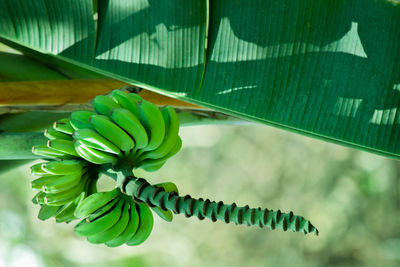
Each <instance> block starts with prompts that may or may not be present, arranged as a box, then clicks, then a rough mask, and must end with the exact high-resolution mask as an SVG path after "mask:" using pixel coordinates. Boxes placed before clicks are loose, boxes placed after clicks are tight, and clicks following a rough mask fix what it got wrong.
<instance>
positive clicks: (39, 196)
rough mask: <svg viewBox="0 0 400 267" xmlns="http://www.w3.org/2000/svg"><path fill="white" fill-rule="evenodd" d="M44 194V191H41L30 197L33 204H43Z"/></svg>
mask: <svg viewBox="0 0 400 267" xmlns="http://www.w3.org/2000/svg"><path fill="white" fill-rule="evenodd" d="M45 196H46V193H45V192H43V191H40V192H38V193H37V194H36V195H35V196H34V197H33V198H32V203H33V204H40V205H44V204H45V202H44V197H45Z"/></svg>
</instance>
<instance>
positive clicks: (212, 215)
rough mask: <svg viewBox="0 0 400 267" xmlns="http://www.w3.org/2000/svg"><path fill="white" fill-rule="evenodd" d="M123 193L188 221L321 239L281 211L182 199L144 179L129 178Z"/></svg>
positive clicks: (297, 218)
mask: <svg viewBox="0 0 400 267" xmlns="http://www.w3.org/2000/svg"><path fill="white" fill-rule="evenodd" d="M121 191H122V192H124V193H125V194H127V195H129V196H132V197H133V198H135V199H138V200H140V201H143V202H145V203H146V204H147V205H148V206H149V207H159V208H161V209H162V210H164V211H167V210H170V211H172V212H174V213H175V214H179V213H183V214H184V215H185V216H186V217H192V216H196V217H197V218H199V219H200V220H203V219H205V218H207V219H210V220H212V221H213V222H215V221H217V220H219V221H223V222H225V223H230V222H233V223H235V224H236V225H239V224H244V225H247V226H252V225H254V226H259V227H261V228H263V227H268V228H270V229H271V230H273V229H281V230H283V231H287V230H290V231H292V232H302V233H304V234H308V233H313V234H315V235H318V230H317V229H316V228H315V227H314V226H313V225H312V224H311V223H310V222H309V221H308V220H306V219H304V218H303V217H301V216H296V215H293V213H292V212H290V213H282V212H281V211H280V210H276V211H273V210H268V209H261V208H257V209H254V208H249V206H244V207H238V206H237V205H236V204H235V203H233V204H230V205H227V204H224V203H223V202H222V201H219V202H215V201H210V200H209V199H206V200H203V199H202V198H200V199H194V198H192V197H191V196H189V195H186V196H184V197H182V196H179V195H178V194H177V193H176V192H166V191H165V190H164V189H163V188H162V187H156V186H153V185H150V184H149V183H148V182H147V181H146V180H145V179H143V178H136V177H133V176H126V177H125V180H124V181H123V182H122V184H121Z"/></svg>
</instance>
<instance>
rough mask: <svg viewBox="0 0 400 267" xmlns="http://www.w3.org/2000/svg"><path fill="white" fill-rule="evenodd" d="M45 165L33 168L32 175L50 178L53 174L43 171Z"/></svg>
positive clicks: (40, 164) (33, 166)
mask: <svg viewBox="0 0 400 267" xmlns="http://www.w3.org/2000/svg"><path fill="white" fill-rule="evenodd" d="M43 164H44V163H37V164H35V165H32V166H31V174H32V175H35V176H48V175H52V174H51V173H48V172H47V171H45V170H44V169H42V166H43Z"/></svg>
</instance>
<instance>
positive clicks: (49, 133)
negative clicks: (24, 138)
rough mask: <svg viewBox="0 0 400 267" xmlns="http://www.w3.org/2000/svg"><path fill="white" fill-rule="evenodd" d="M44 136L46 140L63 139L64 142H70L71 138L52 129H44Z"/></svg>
mask: <svg viewBox="0 0 400 267" xmlns="http://www.w3.org/2000/svg"><path fill="white" fill-rule="evenodd" d="M44 136H45V137H47V138H48V139H51V140H53V139H64V140H71V141H72V137H71V136H70V135H68V134H65V133H62V132H58V131H56V130H54V129H46V130H44Z"/></svg>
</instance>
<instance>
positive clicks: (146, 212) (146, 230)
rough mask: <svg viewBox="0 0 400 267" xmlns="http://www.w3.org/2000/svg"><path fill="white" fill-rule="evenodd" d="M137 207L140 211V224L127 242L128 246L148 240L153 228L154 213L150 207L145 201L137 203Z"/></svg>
mask: <svg viewBox="0 0 400 267" xmlns="http://www.w3.org/2000/svg"><path fill="white" fill-rule="evenodd" d="M136 209H137V210H138V213H139V226H138V229H137V231H136V233H135V234H134V235H133V237H132V238H131V239H130V240H128V241H127V242H126V243H125V244H127V245H128V246H137V245H140V244H141V243H143V242H144V241H146V239H147V238H148V237H149V236H150V234H151V231H152V230H153V222H154V219H153V214H152V213H151V211H150V209H149V207H147V205H146V204H144V203H136Z"/></svg>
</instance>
